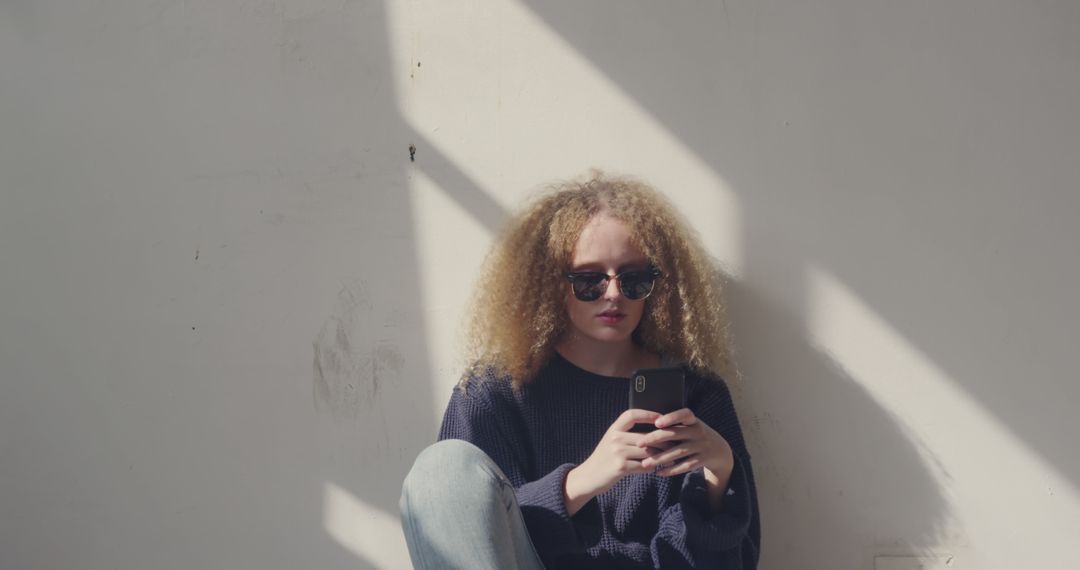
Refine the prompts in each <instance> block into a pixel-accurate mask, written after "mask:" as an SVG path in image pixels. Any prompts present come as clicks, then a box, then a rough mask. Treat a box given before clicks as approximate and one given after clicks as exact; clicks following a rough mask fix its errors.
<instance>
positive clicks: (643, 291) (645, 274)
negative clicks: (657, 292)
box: [566, 268, 660, 301]
mask: <svg viewBox="0 0 1080 570" xmlns="http://www.w3.org/2000/svg"><path fill="white" fill-rule="evenodd" d="M613 277H614V278H615V280H617V281H618V282H619V291H622V294H623V296H624V297H626V298H627V299H630V300H632V301H637V300H638V299H644V298H645V297H648V296H649V294H650V293H652V291H653V285H654V284H655V283H656V278H657V277H660V270H659V269H656V268H649V269H635V270H633V271H623V272H622V273H620V274H618V275H608V274H607V273H601V272H599V271H575V272H571V273H567V274H566V278H567V279H569V280H570V288H571V289H573V291H574V297H577V299H578V300H579V301H595V300H597V299H599V298H600V297H602V296H603V295H604V291H607V286H608V281H609V280H610V279H612V278H613Z"/></svg>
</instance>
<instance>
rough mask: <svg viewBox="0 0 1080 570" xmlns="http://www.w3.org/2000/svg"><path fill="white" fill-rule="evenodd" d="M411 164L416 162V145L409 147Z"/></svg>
mask: <svg viewBox="0 0 1080 570" xmlns="http://www.w3.org/2000/svg"><path fill="white" fill-rule="evenodd" d="M409 162H416V145H409Z"/></svg>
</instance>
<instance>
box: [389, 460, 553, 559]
mask: <svg viewBox="0 0 1080 570" xmlns="http://www.w3.org/2000/svg"><path fill="white" fill-rule="evenodd" d="M401 526H402V528H403V529H404V531H405V541H406V542H407V543H408V544H409V556H410V557H411V558H412V563H413V567H414V568H418V569H424V568H440V569H441V568H469V569H474V568H475V569H488V568H490V569H492V570H495V569H498V570H513V569H515V568H516V569H520V570H543V568H544V565H543V564H542V563H541V562H540V557H539V556H538V555H537V554H536V550H535V549H534V548H533V545H532V541H530V540H529V532H528V529H526V528H525V520H524V519H523V518H522V517H521V509H520V508H519V507H518V503H517V497H516V496H515V495H514V487H513V486H512V485H511V484H510V481H509V480H507V479H506V476H505V475H503V472H502V471H501V470H500V469H499V466H498V465H496V464H495V462H494V461H492V460H491V458H490V457H488V456H487V454H485V453H484V452H483V451H481V450H480V448H478V447H476V446H475V445H473V444H471V443H469V442H467V441H462V440H457V439H448V440H444V441H440V442H438V443H436V444H434V445H432V446H430V447H428V448H427V449H425V450H424V451H422V452H420V455H419V456H418V457H417V458H416V463H414V464H413V468H412V470H411V471H409V475H408V476H407V477H405V484H404V486H403V487H402V490H401Z"/></svg>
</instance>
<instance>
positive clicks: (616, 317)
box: [596, 311, 626, 325]
mask: <svg viewBox="0 0 1080 570" xmlns="http://www.w3.org/2000/svg"><path fill="white" fill-rule="evenodd" d="M596 318H598V319H600V322H601V323H604V324H605V325H613V324H615V323H618V322H619V321H621V320H623V319H625V318H626V315H625V314H623V313H620V312H618V311H604V312H603V313H600V314H599V315H596Z"/></svg>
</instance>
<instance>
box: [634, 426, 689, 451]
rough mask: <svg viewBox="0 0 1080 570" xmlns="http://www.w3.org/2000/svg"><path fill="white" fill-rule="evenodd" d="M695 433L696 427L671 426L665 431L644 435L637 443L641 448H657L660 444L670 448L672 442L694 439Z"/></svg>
mask: <svg viewBox="0 0 1080 570" xmlns="http://www.w3.org/2000/svg"><path fill="white" fill-rule="evenodd" d="M697 431H698V430H697V429H696V427H687V426H671V427H668V428H666V429H658V430H656V431H653V432H649V433H647V434H645V435H644V436H643V437H642V438H641V440H640V441H638V445H640V446H642V447H659V446H660V445H661V444H667V445H668V446H669V447H670V442H672V441H679V440H683V439H694V438H695V434H696V433H697Z"/></svg>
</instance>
